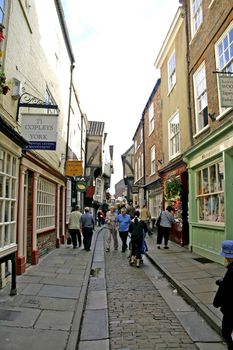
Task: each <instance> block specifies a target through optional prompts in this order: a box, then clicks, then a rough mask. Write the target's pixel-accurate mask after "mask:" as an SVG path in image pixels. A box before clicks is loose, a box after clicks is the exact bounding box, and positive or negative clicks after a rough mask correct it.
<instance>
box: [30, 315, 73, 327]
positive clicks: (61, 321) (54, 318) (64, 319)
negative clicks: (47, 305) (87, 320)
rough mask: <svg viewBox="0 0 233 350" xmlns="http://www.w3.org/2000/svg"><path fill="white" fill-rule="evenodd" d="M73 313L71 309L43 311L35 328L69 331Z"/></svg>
mask: <svg viewBox="0 0 233 350" xmlns="http://www.w3.org/2000/svg"><path fill="white" fill-rule="evenodd" d="M73 314H74V313H73V312H71V311H57V310H56V311H51V310H50V311H48V310H45V311H42V312H41V314H40V316H39V318H38V320H37V321H36V324H35V326H34V328H40V329H47V330H48V329H53V330H62V331H68V330H70V327H71V323H72V318H73Z"/></svg>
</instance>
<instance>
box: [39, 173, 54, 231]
mask: <svg viewBox="0 0 233 350" xmlns="http://www.w3.org/2000/svg"><path fill="white" fill-rule="evenodd" d="M55 194H56V185H55V184H54V183H52V182H50V181H48V180H45V179H43V178H39V179H38V187H37V220H36V229H37V230H43V229H45V228H52V227H54V226H55Z"/></svg>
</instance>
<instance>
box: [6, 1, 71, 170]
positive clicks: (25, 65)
mask: <svg viewBox="0 0 233 350" xmlns="http://www.w3.org/2000/svg"><path fill="white" fill-rule="evenodd" d="M20 4H21V5H22V6H21V5H20ZM23 5H24V2H23V1H20V0H19V1H9V8H8V11H7V12H6V19H8V20H7V21H8V25H7V26H6V29H5V33H6V39H5V43H4V44H5V48H4V51H5V57H4V67H5V73H6V76H7V79H12V78H17V79H18V80H20V81H21V82H22V84H23V88H24V89H25V91H27V92H29V93H30V94H32V95H34V96H36V97H38V98H40V99H41V100H45V97H46V87H48V89H49V90H50V92H51V94H52V96H53V98H54V99H55V101H56V103H57V105H58V107H59V110H60V113H59V119H58V132H57V150H56V151H34V152H36V153H37V154H40V156H41V157H42V158H44V159H45V161H46V162H49V163H50V164H51V165H52V166H53V167H54V168H57V169H58V170H59V171H60V172H62V173H63V172H64V168H63V167H60V168H59V160H60V157H61V154H64V153H65V149H66V139H67V118H68V108H69V85H70V64H71V63H70V59H69V56H68V53H67V49H66V45H65V42H64V38H63V34H62V31H61V27H60V23H59V19H58V15H57V11H56V8H55V3H54V0H40V1H37V0H31V1H30V7H28V8H25V6H23ZM2 104H3V109H4V110H5V113H4V114H5V115H6V116H8V118H9V120H10V121H11V122H12V123H13V122H15V119H16V108H17V100H13V99H12V97H11V92H10V93H8V94H7V95H6V96H4V97H3V101H2ZM42 111H43V112H45V113H46V111H44V110H38V109H37V110H35V109H30V110H28V109H23V108H21V112H33V113H35V112H39V113H41V112H42ZM17 128H18V130H19V131H20V122H18V123H17Z"/></svg>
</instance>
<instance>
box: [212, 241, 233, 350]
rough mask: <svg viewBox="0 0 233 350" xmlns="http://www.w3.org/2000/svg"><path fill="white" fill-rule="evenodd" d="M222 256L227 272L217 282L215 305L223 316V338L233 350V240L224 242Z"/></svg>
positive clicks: (229, 349) (230, 349) (229, 348)
mask: <svg viewBox="0 0 233 350" xmlns="http://www.w3.org/2000/svg"><path fill="white" fill-rule="evenodd" d="M220 255H221V256H223V257H224V258H225V266H226V268H227V272H226V273H225V275H224V277H223V279H221V280H218V281H216V284H217V285H218V286H219V287H218V290H217V293H216V295H215V297H214V301H213V305H214V306H215V307H216V308H219V307H220V310H221V312H222V314H223V318H222V336H223V338H224V339H225V341H226V343H227V346H228V350H233V339H232V337H233V240H226V241H223V243H222V249H221V252H220Z"/></svg>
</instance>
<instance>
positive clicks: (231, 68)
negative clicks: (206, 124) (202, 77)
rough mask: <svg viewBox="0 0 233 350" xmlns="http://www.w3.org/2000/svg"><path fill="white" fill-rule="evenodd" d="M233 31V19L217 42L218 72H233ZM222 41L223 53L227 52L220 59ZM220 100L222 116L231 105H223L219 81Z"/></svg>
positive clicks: (216, 58)
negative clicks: (232, 32) (227, 106)
mask: <svg viewBox="0 0 233 350" xmlns="http://www.w3.org/2000/svg"><path fill="white" fill-rule="evenodd" d="M231 31H233V21H232V22H231V23H230V25H229V26H228V27H227V29H226V30H225V32H224V33H223V34H222V36H221V37H220V38H219V40H218V41H217V42H216V44H215V60H216V71H218V72H233V54H232V56H231V51H230V46H232V45H233V41H231V42H230V44H231V45H230V44H229V40H230V35H229V34H230V32H231ZM226 37H227V40H228V46H227V47H225V50H224V42H225V40H226ZM221 43H222V46H223V47H222V49H223V51H221V53H222V54H223V53H225V55H223V57H222V60H221V59H220V52H219V51H220V45H221ZM227 55H229V59H228V60H226V57H227ZM217 79H219V75H218V74H217ZM218 100H219V111H220V116H221V114H222V113H227V111H229V110H230V109H231V107H229V108H224V107H221V104H220V91H219V82H218ZM224 115H225V114H224ZM220 116H219V117H220Z"/></svg>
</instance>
